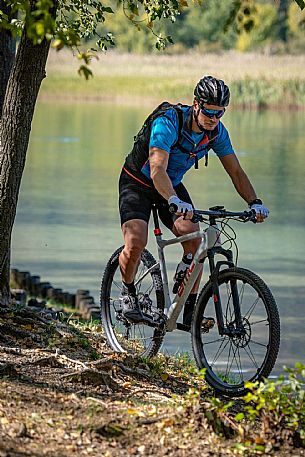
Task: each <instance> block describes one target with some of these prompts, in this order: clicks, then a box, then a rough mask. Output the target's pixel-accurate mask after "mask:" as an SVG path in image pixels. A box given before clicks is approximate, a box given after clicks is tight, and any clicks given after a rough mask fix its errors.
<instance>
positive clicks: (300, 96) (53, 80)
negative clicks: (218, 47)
mask: <svg viewBox="0 0 305 457" xmlns="http://www.w3.org/2000/svg"><path fill="white" fill-rule="evenodd" d="M78 64H79V63H78V62H77V59H75V58H74V59H73V57H72V56H71V55H69V54H67V53H63V54H61V53H59V54H58V55H57V54H54V53H51V55H50V60H49V64H48V77H47V79H46V80H45V81H44V84H43V85H42V90H41V95H42V96H44V97H52V98H53V97H58V96H59V95H60V96H61V98H62V97H64V98H70V99H73V100H75V99H82V100H87V101H88V100H92V101H100V100H102V101H107V100H109V101H119V102H120V103H126V104H135V103H138V104H139V103H141V104H143V103H144V104H145V103H152V102H155V101H160V100H169V101H182V102H187V103H190V102H191V101H192V97H193V89H194V85H195V83H196V82H197V81H198V79H199V78H201V77H202V75H203V74H212V75H215V76H216V77H221V78H223V79H224V80H225V81H226V82H227V83H229V85H230V89H231V93H232V97H231V100H232V105H238V106H242V107H259V108H263V107H268V106H277V107H280V106H283V103H284V104H285V106H287V105H294V106H300V107H304V106H305V75H304V71H303V68H304V67H305V57H304V56H290V55H286V56H285V55H284V56H264V55H259V54H240V53H232V52H229V53H223V54H221V55H215V54H205V55H204V54H202V55H199V54H195V53H189V54H185V55H179V56H169V55H165V54H160V55H159V56H150V55H146V56H138V55H131V54H116V53H109V54H107V55H106V56H102V57H101V58H100V60H99V61H97V62H94V63H93V64H92V70H93V73H94V77H93V78H90V80H89V81H85V80H84V79H83V78H81V77H79V76H78V73H77V68H78Z"/></svg>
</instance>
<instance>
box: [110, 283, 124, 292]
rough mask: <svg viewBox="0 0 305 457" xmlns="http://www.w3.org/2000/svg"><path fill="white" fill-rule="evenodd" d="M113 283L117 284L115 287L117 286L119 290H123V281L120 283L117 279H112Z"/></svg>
mask: <svg viewBox="0 0 305 457" xmlns="http://www.w3.org/2000/svg"><path fill="white" fill-rule="evenodd" d="M112 284H113V285H115V287H116V288H117V289H118V290H119V291H121V290H122V283H121V282H120V283H118V282H117V281H115V280H113V281H112Z"/></svg>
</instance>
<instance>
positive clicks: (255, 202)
mask: <svg viewBox="0 0 305 457" xmlns="http://www.w3.org/2000/svg"><path fill="white" fill-rule="evenodd" d="M262 204H263V202H262V201H261V199H260V198H255V199H254V200H252V202H250V203H248V205H249V208H251V206H252V205H262Z"/></svg>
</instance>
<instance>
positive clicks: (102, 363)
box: [0, 307, 305, 457]
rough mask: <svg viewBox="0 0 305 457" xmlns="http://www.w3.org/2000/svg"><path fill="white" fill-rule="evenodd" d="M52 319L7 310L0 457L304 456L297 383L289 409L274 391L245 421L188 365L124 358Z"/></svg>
mask: <svg viewBox="0 0 305 457" xmlns="http://www.w3.org/2000/svg"><path fill="white" fill-rule="evenodd" d="M53 314H54V313H53V311H52V310H48V309H45V310H41V309H40V310H38V309H35V308H30V307H27V308H20V307H19V308H10V309H6V310H5V309H0V330H1V332H0V335H1V345H0V438H1V439H0V455H1V457H17V456H18V457H20V456H31V457H41V456H48V457H51V456H52V457H53V456H54V455H56V456H63V457H72V456H77V457H81V456H88V455H91V456H96V457H97V456H98V457H100V456H101V455H103V456H105V457H112V456H113V457H117V456H120V457H123V456H124V457H125V456H126V455H128V456H132V455H134V456H138V457H140V456H157V455H158V456H160V457H162V456H175V457H187V456H189V455H192V456H194V457H197V456H198V457H199V456H200V457H208V456H219V457H224V456H236V455H244V456H254V455H276V456H277V457H284V456H291V457H292V456H296V455H297V456H298V457H301V456H303V455H305V451H304V448H302V447H300V446H302V445H304V441H302V440H303V438H304V437H303V435H302V433H303V432H302V430H303V431H304V408H303V406H302V404H300V400H301V401H304V399H303V400H302V396H301V395H299V394H298V388H299V387H300V385H301V384H299V383H298V382H296V381H295V382H294V383H291V385H292V384H293V386H294V387H293V389H294V394H293V396H291V394H290V395H289V394H288V397H289V398H288V399H287V392H288V391H286V393H285V392H283V395H282V397H279V395H278V394H277V390H279V389H280V388H279V385H278V387H277V389H274V388H272V385H273V384H269V386H268V385H267V390H266V392H265V393H264V392H262V391H261V393H260V394H259V395H258V397H256V399H255V397H254V396H253V397H252V402H251V405H252V406H251V407H250V410H249V411H250V413H251V411H252V413H253V412H255V411H257V416H253V418H252V419H251V418H250V417H249V415H248V416H247V418H246V415H245V416H244V413H245V412H246V410H247V408H246V405H247V404H248V403H247V401H245V400H240V399H235V400H234V401H231V402H229V401H228V399H221V398H216V397H215V396H214V395H213V392H212V391H211V389H210V388H209V387H208V386H207V385H206V383H205V381H204V377H203V375H202V373H200V372H198V370H197V369H196V368H195V367H194V364H193V363H192V361H191V360H190V359H188V358H186V357H178V356H177V357H170V356H165V355H162V354H160V355H158V356H157V357H156V358H154V359H152V360H144V359H135V358H131V357H130V356H128V355H124V354H121V355H118V354H115V353H113V352H112V351H111V350H109V349H108V348H107V345H106V340H105V336H104V335H103V332H102V329H101V326H100V325H99V324H98V323H97V324H94V323H92V322H91V323H85V324H82V323H81V322H80V321H78V320H77V319H73V318H72V316H68V315H66V316H64V315H61V318H60V320H57V319H55V318H54V317H52V316H53ZM303 378H304V376H303ZM295 399H299V400H298V401H299V403H298V402H297V401H296V400H295ZM269 406H270V408H269ZM293 414H294V415H293ZM292 418H293V421H292V420H291V419H292Z"/></svg>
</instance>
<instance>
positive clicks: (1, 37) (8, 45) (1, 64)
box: [0, 0, 16, 117]
mask: <svg viewBox="0 0 305 457" xmlns="http://www.w3.org/2000/svg"><path fill="white" fill-rule="evenodd" d="M0 10H1V11H3V13H4V14H7V15H8V16H10V15H11V12H10V8H9V7H8V6H7V5H6V2H4V0H0ZM15 51H16V42H15V40H14V38H13V37H12V34H11V33H10V32H9V31H8V30H4V29H0V117H1V113H2V107H3V102H4V97H5V91H6V86H7V82H8V78H9V76H10V72H11V68H12V66H13V63H14V59H15Z"/></svg>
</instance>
